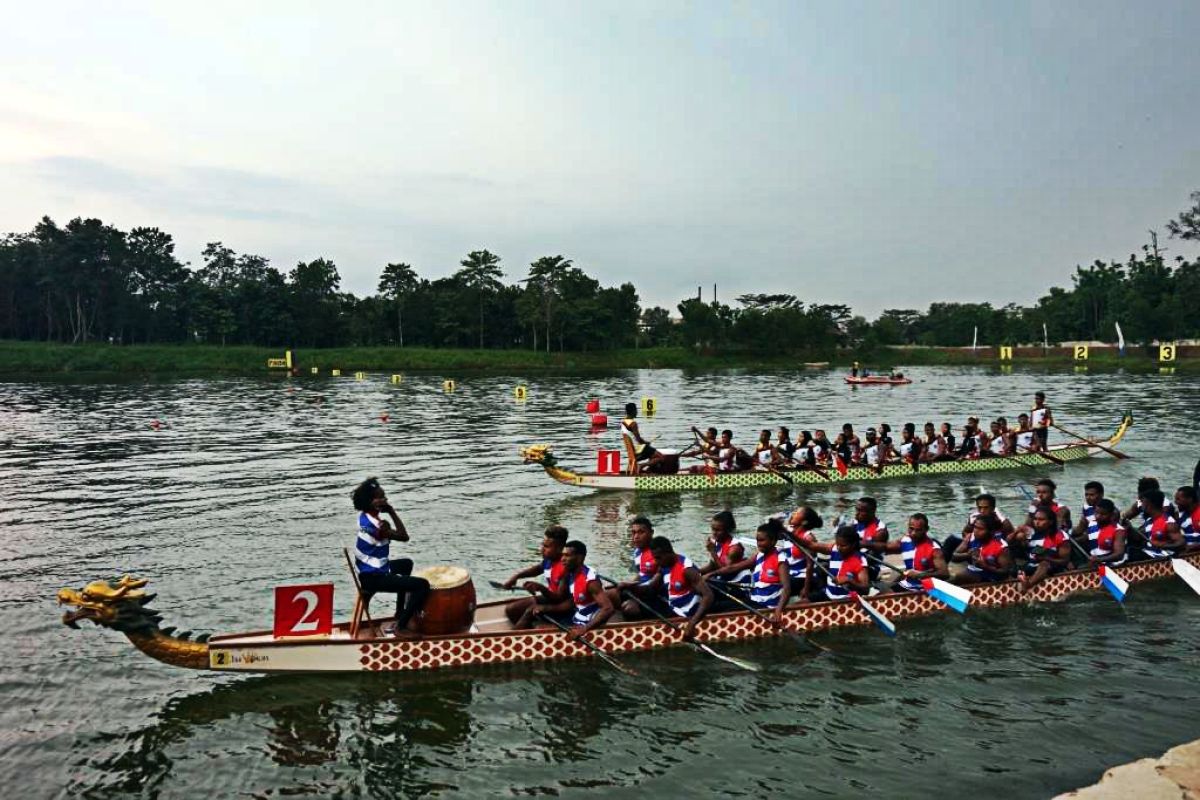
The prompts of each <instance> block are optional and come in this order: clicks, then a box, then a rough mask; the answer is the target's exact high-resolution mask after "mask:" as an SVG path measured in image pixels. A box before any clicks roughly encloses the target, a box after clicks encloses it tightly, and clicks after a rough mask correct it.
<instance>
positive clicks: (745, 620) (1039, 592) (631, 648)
mask: <svg viewBox="0 0 1200 800" xmlns="http://www.w3.org/2000/svg"><path fill="white" fill-rule="evenodd" d="M1187 560H1188V561H1189V562H1191V563H1192V564H1197V565H1200V554H1193V555H1191V556H1189V557H1188V559H1187ZM1119 572H1120V573H1121V575H1122V576H1123V577H1124V578H1125V579H1126V580H1127V581H1129V582H1130V583H1131V584H1136V583H1141V582H1143V581H1147V580H1152V579H1156V578H1165V577H1168V576H1170V575H1172V574H1173V571H1172V568H1171V564H1170V561H1169V560H1162V561H1147V562H1143V563H1139V564H1130V565H1127V566H1125V567H1122V568H1120V570H1119ZM972 589H973V592H974V594H973V596H972V599H971V607H972V608H976V607H978V608H1001V607H1004V606H1011V605H1016V604H1019V603H1025V602H1031V601H1042V602H1046V601H1052V600H1060V599H1062V598H1064V597H1066V596H1067V595H1071V594H1075V593H1078V592H1089V591H1103V589H1102V588H1101V586H1100V578H1099V576H1098V575H1097V574H1096V573H1095V572H1091V571H1076V572H1067V573H1064V574H1062V575H1057V576H1055V577H1053V578H1049V579H1047V580H1045V581H1043V582H1042V583H1040V584H1038V585H1037V586H1035V587H1034V588H1033V590H1032V591H1031V592H1030V593H1029V594H1028V595H1022V594H1021V593H1020V592H1019V591H1018V590H1017V583H1016V581H1005V582H1004V583H996V584H987V585H982V586H974V587H972ZM871 603H872V605H874V606H875V608H877V609H878V610H879V611H880V613H882V614H883V615H884V616H887V617H889V618H891V619H902V618H905V617H918V616H926V615H929V614H936V613H943V612H945V611H946V607H945V606H944V605H942V604H941V603H940V602H938V601H937V600H934V599H933V598H931V597H929V596H927V595H925V594H903V593H899V594H882V595H877V596H875V597H872V598H871ZM784 624H785V625H787V627H789V628H791V629H792V630H795V631H810V632H811V631H820V630H825V629H828V628H835V627H844V626H848V625H870V624H871V620H870V619H869V618H868V617H867V615H866V613H865V612H864V611H863V610H862V609H861V608H859V606H858V604H857V603H854V602H852V601H847V602H839V603H816V604H812V605H803V606H800V605H797V606H791V607H790V608H789V609H788V611H787V612H785V615H784ZM697 633H698V636H697V638H698V639H700V640H701V641H704V642H709V643H718V642H728V641H738V640H743V639H754V638H760V637H764V636H773V635H775V631H774V629H773V628H771V626H770V625H769V624H767V623H766V622H764V621H763V620H761V619H759V618H758V617H754V616H750V615H749V614H746V613H744V612H731V613H727V614H715V615H713V616H710V617H707V618H706V619H704V620H703V621H702V622H701V623H700V625H699V628H698V632H697ZM592 640H593V641H594V642H595V643H596V644H597V645H599V646H600V647H601V648H603V649H604V650H607V651H609V652H612V653H618V654H619V653H631V652H637V651H642V650H650V649H654V648H659V647H666V646H669V645H673V644H678V643H679V635H678V634H677V633H676V632H674V631H672V630H670V629H669V628H667V627H666V626H664V625H661V624H659V623H620V624H616V625H612V626H609V627H606V628H602V629H600V630H599V631H596V632H595V633H594V634H592ZM358 648H359V652H360V653H361V656H360V658H359V663H360V664H361V665H362V669H364V670H372V671H381V670H422V669H435V668H441V667H457V666H465V665H470V664H495V663H503V662H515V661H539V660H544V659H557V658H579V657H589V656H591V655H592V654H591V652H590V651H589V650H588V649H587V648H585V647H584V646H583V645H581V644H576V643H572V642H568V641H567V640H566V637H565V636H564V635H563V634H562V633H561V632H559V631H529V632H522V633H514V634H500V635H495V636H479V637H473V638H460V639H440V640H438V639H428V640H423V641H415V642H396V641H378V642H364V643H362V644H360V645H358Z"/></svg>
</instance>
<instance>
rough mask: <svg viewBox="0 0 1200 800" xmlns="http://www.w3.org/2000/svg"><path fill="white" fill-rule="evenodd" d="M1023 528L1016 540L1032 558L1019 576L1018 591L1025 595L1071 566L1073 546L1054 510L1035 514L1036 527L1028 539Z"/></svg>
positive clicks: (1043, 509) (1046, 507) (1035, 512)
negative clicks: (1059, 523)
mask: <svg viewBox="0 0 1200 800" xmlns="http://www.w3.org/2000/svg"><path fill="white" fill-rule="evenodd" d="M1026 535H1027V534H1026V532H1025V529H1024V528H1022V529H1021V530H1020V531H1018V532H1017V534H1016V536H1017V538H1018V539H1020V540H1021V542H1022V544H1024V545H1025V547H1026V551H1027V553H1028V555H1029V558H1028V560H1027V561H1026V562H1025V566H1023V567H1022V568H1021V571H1020V572H1018V573H1017V589H1018V590H1019V591H1020V592H1021V593H1022V594H1024V593H1025V592H1028V591H1029V590H1030V589H1032V588H1033V587H1034V586H1036V585H1038V584H1039V583H1041V582H1042V581H1043V580H1045V579H1046V578H1048V577H1050V576H1051V575H1056V574H1058V573H1059V572H1062V571H1063V570H1065V569H1067V568H1068V567H1069V566H1071V542H1070V541H1069V540H1068V539H1067V533H1066V531H1065V530H1063V529H1062V528H1060V527H1059V525H1058V515H1057V514H1056V513H1055V511H1054V509H1053V508H1051V507H1050V506H1046V505H1043V506H1038V508H1037V510H1036V511H1034V512H1033V526H1032V527H1031V528H1030V529H1029V532H1028V539H1025V538H1024V537H1025V536H1026Z"/></svg>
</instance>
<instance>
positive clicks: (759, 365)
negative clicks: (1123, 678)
mask: <svg viewBox="0 0 1200 800" xmlns="http://www.w3.org/2000/svg"><path fill="white" fill-rule="evenodd" d="M295 353H296V364H297V366H298V367H299V368H300V369H301V371H302V372H303V373H304V374H308V373H309V370H310V369H311V368H312V367H317V368H318V369H319V370H320V372H321V374H328V372H329V370H330V369H340V370H342V372H343V374H348V373H353V372H355V371H357V370H363V371H368V372H403V371H429V372H449V371H463V370H483V371H567V370H613V369H638V368H652V369H692V370H707V369H730V368H737V369H759V370H769V369H795V368H797V367H800V366H802V365H803V363H804V362H812V361H830V362H832V363H833V364H834V366H836V367H848V366H849V365H850V363H851V362H853V361H855V360H859V361H861V362H862V363H864V364H866V365H868V366H870V368H871V369H872V370H873V371H883V370H884V369H886V368H888V367H890V366H900V367H908V366H963V365H975V366H996V365H998V364H999V363H1000V362H999V361H998V360H997V358H996V355H995V351H994V350H984V349H980V350H979V351H976V352H974V353H973V352H972V351H970V350H963V349H951V348H947V349H942V348H905V349H891V348H887V349H884V348H881V349H879V350H877V351H875V352H873V353H871V354H869V355H868V354H861V353H860V354H856V353H853V352H849V351H844V352H839V353H837V354H835V355H830V354H827V353H826V354H820V353H794V354H783V355H764V354H755V353H740V352H736V351H734V352H730V351H722V352H716V353H708V352H705V353H701V352H696V351H694V350H691V349H688V348H683V347H655V348H647V349H642V350H602V351H595V352H590V353H544V352H533V351H530V350H457V349H433V348H424V347H406V348H399V347H344V348H328V349H303V348H301V349H298V350H296V351H295ZM1156 353H1157V351H1154V352H1153V353H1152V352H1132V351H1131V352H1130V354H1129V355H1128V356H1126V357H1125V358H1120V357H1118V356H1117V355H1116V353H1113V352H1106V351H1098V352H1093V353H1092V354H1091V358H1090V359H1089V361H1088V362H1087V364H1088V365H1089V367H1091V368H1093V369H1097V370H1104V369H1115V368H1117V367H1124V368H1128V369H1135V370H1149V369H1157V368H1158V366H1159V364H1158V362H1157V355H1156ZM282 355H283V351H282V350H281V349H275V348H267V347H247V346H241V345H238V346H232V345H231V346H228V347H220V346H216V345H125V346H121V345H109V344H86V345H71V344H57V343H46V342H14V341H0V375H7V376H22V375H47V374H88V373H109V374H162V375H203V374H213V373H219V374H244V375H254V374H265V373H266V372H267V359H268V358H278V357H281V356H282ZM1012 363H1013V364H1014V365H1015V366H1018V367H1021V368H1025V367H1035V368H1036V367H1045V368H1050V369H1061V368H1070V367H1072V366H1078V365H1079V362H1075V361H1073V360H1072V357H1071V355H1070V353H1069V352H1067V351H1063V352H1055V351H1054V350H1051V352H1050V353H1049V354H1048V355H1043V354H1040V353H1039V354H1037V355H1032V354H1027V355H1020V354H1018V355H1017V357H1016V358H1015V359H1014V361H1013V362H1012ZM1176 366H1177V368H1178V369H1179V370H1180V371H1200V358H1196V357H1188V358H1183V359H1181V360H1180V361H1179V362H1177V364H1176Z"/></svg>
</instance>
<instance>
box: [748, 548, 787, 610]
mask: <svg viewBox="0 0 1200 800" xmlns="http://www.w3.org/2000/svg"><path fill="white" fill-rule="evenodd" d="M790 560H791V551H790V548H787V547H777V548H775V549H773V550H772V551H771V552H769V553H759V554H758V558H756V559H755V561H754V569H753V570H752V571H751V574H750V602H751V603H753V604H754V605H756V606H758V607H759V608H775V607H776V606H777V605H779V597H780V595H781V594H782V593H783V582H784V581H785V580H790V577H791V574H790V572H789V563H788V562H789V561H790Z"/></svg>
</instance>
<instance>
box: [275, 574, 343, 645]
mask: <svg viewBox="0 0 1200 800" xmlns="http://www.w3.org/2000/svg"><path fill="white" fill-rule="evenodd" d="M331 630H333V584H332V583H314V584H310V585H308V586H276V587H275V630H274V635H275V638H276V639H279V638H282V637H284V636H321V635H323V634H328V633H329V632H330V631H331Z"/></svg>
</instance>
